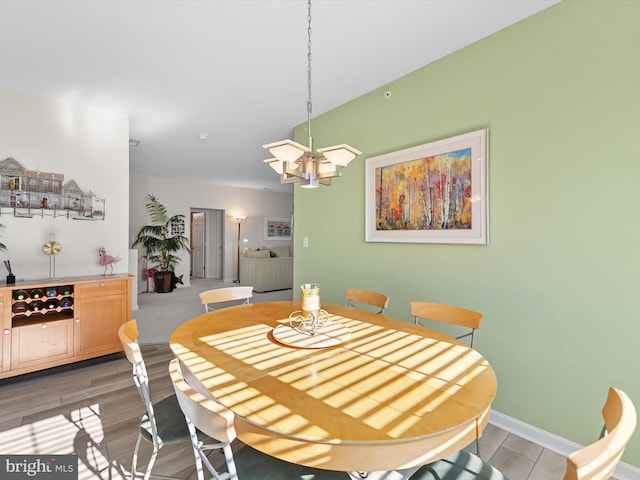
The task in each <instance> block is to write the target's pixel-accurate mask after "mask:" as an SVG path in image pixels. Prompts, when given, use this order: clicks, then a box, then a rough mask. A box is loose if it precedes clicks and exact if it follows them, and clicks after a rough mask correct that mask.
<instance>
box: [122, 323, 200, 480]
mask: <svg viewBox="0 0 640 480" xmlns="http://www.w3.org/2000/svg"><path fill="white" fill-rule="evenodd" d="M118 336H119V337H120V342H121V343H122V347H123V349H124V353H125V355H126V357H127V360H129V362H130V363H131V365H132V367H133V380H134V383H135V384H136V387H137V388H138V392H139V393H140V397H141V398H142V401H143V402H144V406H145V408H146V411H147V413H146V414H145V415H143V416H142V418H141V419H140V428H139V431H138V439H137V440H136V446H135V449H134V451H133V460H132V462H131V478H138V477H139V476H140V472H138V471H137V463H138V453H139V451H140V444H141V443H142V440H143V439H144V440H146V441H147V442H149V443H150V444H151V445H152V447H153V451H152V453H151V457H150V458H149V462H148V463H147V468H146V470H145V472H144V478H145V480H147V479H148V478H149V477H151V476H153V477H155V478H171V477H163V476H160V475H151V470H152V469H153V465H154V463H155V461H156V457H157V455H158V451H159V450H160V449H161V448H162V447H163V446H165V445H171V444H176V443H186V442H191V437H190V435H189V429H188V428H187V423H186V421H185V419H184V415H183V414H182V411H181V410H180V406H179V405H178V401H177V399H176V396H175V395H170V396H168V397H165V398H163V399H162V400H160V401H158V402H155V403H153V402H152V401H151V389H150V387H149V376H148V375H147V368H146V366H145V363H144V359H143V357H142V352H141V351H140V346H139V345H138V341H137V340H138V326H137V324H136V321H135V320H130V321H128V322H126V323H124V324H123V325H122V326H121V327H120V328H119V329H118ZM199 475H200V478H201V475H202V465H200V467H199Z"/></svg>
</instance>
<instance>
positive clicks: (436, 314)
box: [411, 302, 483, 347]
mask: <svg viewBox="0 0 640 480" xmlns="http://www.w3.org/2000/svg"><path fill="white" fill-rule="evenodd" d="M411 315H413V317H414V321H415V323H416V325H423V324H422V323H421V322H420V319H421V318H425V319H429V320H436V321H438V322H444V323H450V324H453V325H459V326H461V327H468V328H470V329H471V330H470V331H469V332H468V333H465V334H463V335H460V336H458V337H456V338H457V339H459V340H460V339H462V338H466V337H471V340H470V341H469V345H470V346H471V347H473V340H474V339H475V333H476V330H477V329H478V328H480V322H481V321H482V318H483V315H482V314H481V313H480V312H475V311H473V310H467V309H466V308H462V307H455V306H453V305H444V304H441V303H431V302H411Z"/></svg>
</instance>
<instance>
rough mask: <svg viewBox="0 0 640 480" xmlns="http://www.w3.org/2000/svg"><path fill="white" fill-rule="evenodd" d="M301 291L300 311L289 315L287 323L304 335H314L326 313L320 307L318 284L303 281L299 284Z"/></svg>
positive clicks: (325, 318)
mask: <svg viewBox="0 0 640 480" xmlns="http://www.w3.org/2000/svg"><path fill="white" fill-rule="evenodd" d="M300 290H301V291H302V301H301V303H302V311H296V312H293V313H292V314H291V315H289V324H290V325H291V327H292V328H293V329H295V330H297V331H298V332H300V333H304V334H306V335H315V334H316V328H317V327H318V326H319V325H324V324H325V322H326V320H327V317H328V314H327V312H325V311H324V310H321V309H320V285H318V284H317V283H304V284H302V285H300Z"/></svg>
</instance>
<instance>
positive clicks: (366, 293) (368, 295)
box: [347, 288, 389, 315]
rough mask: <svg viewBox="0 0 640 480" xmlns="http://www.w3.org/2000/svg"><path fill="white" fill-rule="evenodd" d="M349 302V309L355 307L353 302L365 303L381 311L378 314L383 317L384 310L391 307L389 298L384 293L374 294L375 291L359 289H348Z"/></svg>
mask: <svg viewBox="0 0 640 480" xmlns="http://www.w3.org/2000/svg"><path fill="white" fill-rule="evenodd" d="M347 301H348V303H347V305H348V306H349V307H355V305H354V304H353V302H356V303H365V304H367V305H371V306H373V307H377V308H379V309H380V310H379V311H378V312H376V313H378V314H380V315H382V314H383V313H384V309H385V308H387V307H388V306H389V297H387V296H386V295H385V294H384V293H378V292H374V291H373V290H361V289H359V288H347Z"/></svg>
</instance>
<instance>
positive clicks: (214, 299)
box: [200, 286, 253, 312]
mask: <svg viewBox="0 0 640 480" xmlns="http://www.w3.org/2000/svg"><path fill="white" fill-rule="evenodd" d="M251 297H253V287H244V286H240V287H225V288H214V289H213V290H207V291H206V292H201V293H200V303H202V305H204V311H205V312H210V311H212V310H215V308H213V307H212V305H213V304H214V303H224V302H232V301H234V300H243V302H242V304H245V303H249V300H250V299H251Z"/></svg>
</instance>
